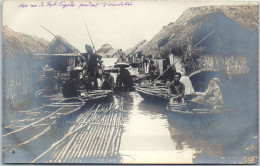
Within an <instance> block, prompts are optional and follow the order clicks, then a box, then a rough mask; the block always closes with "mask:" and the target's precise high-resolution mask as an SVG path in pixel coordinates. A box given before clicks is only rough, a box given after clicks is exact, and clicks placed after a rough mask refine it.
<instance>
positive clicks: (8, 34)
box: [2, 25, 49, 58]
mask: <svg viewBox="0 0 260 166" xmlns="http://www.w3.org/2000/svg"><path fill="white" fill-rule="evenodd" d="M48 43H49V42H48V41H47V40H45V39H41V38H38V37H36V36H32V35H27V34H24V33H20V32H15V31H13V30H12V29H11V28H9V27H8V26H6V25H5V26H3V27H2V48H3V50H2V51H3V52H2V53H3V56H8V57H13V58H14V57H17V56H28V55H31V54H33V53H44V52H45V48H46V47H47V45H48Z"/></svg>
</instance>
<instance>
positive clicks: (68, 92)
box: [62, 78, 78, 97]
mask: <svg viewBox="0 0 260 166" xmlns="http://www.w3.org/2000/svg"><path fill="white" fill-rule="evenodd" d="M62 93H63V97H77V96H78V81H77V79H76V78H73V79H69V80H67V81H66V83H65V84H64V85H63V89H62Z"/></svg>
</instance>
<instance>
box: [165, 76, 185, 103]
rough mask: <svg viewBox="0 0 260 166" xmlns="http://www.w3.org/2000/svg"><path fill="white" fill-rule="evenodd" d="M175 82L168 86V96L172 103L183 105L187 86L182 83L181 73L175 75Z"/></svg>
mask: <svg viewBox="0 0 260 166" xmlns="http://www.w3.org/2000/svg"><path fill="white" fill-rule="evenodd" d="M173 75H174V77H173V81H172V82H171V83H170V84H169V85H168V94H169V96H170V103H176V102H178V103H181V102H183V97H184V93H185V85H184V84H183V83H181V82H180V79H181V73H179V72H176V73H174V74H173Z"/></svg>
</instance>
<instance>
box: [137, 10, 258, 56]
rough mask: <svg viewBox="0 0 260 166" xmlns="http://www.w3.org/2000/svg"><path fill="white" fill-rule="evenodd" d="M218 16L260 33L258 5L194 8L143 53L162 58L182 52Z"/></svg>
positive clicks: (161, 34) (146, 46) (147, 45)
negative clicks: (196, 34)
mask: <svg viewBox="0 0 260 166" xmlns="http://www.w3.org/2000/svg"><path fill="white" fill-rule="evenodd" d="M216 14H222V15H224V16H225V17H226V18H227V19H230V20H233V21H234V22H236V23H237V24H238V25H240V26H241V27H242V28H244V29H246V30H247V31H249V32H255V31H258V5H241V6H208V7H194V8H189V9H188V10H186V11H185V12H184V13H183V14H182V15H181V17H180V18H179V19H178V20H177V21H176V22H174V23H170V24H168V25H167V26H165V27H164V28H163V29H162V30H161V31H160V32H159V33H158V34H157V35H155V36H154V37H153V38H152V39H151V40H150V41H149V42H148V43H147V44H146V45H145V46H144V47H143V48H142V49H141V51H142V52H143V54H145V55H149V54H152V55H154V54H159V53H160V54H161V56H164V55H167V54H169V53H171V52H172V51H175V52H178V51H181V50H180V49H183V48H185V47H187V45H188V43H187V41H189V40H190V38H192V37H193V36H194V34H195V33H196V31H197V30H198V29H200V28H201V25H202V24H203V23H205V22H206V21H208V20H209V19H211V18H212V17H213V16H214V15H216ZM219 21H220V22H219V23H220V24H221V20H219ZM207 33H208V34H209V33H210V31H209V32H207Z"/></svg>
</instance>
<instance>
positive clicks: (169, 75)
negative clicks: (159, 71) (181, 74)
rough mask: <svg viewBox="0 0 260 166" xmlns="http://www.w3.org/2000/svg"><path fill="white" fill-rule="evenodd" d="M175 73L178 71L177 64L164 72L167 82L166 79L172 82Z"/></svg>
mask: <svg viewBox="0 0 260 166" xmlns="http://www.w3.org/2000/svg"><path fill="white" fill-rule="evenodd" d="M175 73H176V68H175V66H172V67H170V68H169V69H168V70H167V71H166V72H165V73H164V74H163V75H164V79H165V82H166V81H170V82H172V81H173V78H174V74H175Z"/></svg>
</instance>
